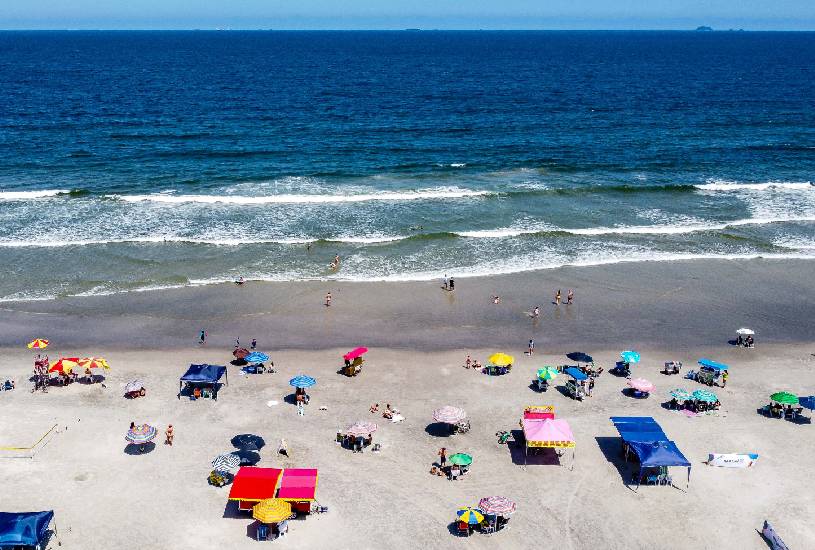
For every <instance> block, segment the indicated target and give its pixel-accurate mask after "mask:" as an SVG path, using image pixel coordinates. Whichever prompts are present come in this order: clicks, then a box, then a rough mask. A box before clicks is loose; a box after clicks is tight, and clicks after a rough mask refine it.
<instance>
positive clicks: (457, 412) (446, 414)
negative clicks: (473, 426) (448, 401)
mask: <svg viewBox="0 0 815 550" xmlns="http://www.w3.org/2000/svg"><path fill="white" fill-rule="evenodd" d="M465 418H467V413H466V412H464V409H459V408H458V407H452V406H450V405H446V406H444V407H442V408H440V409H436V410H435V411H433V420H435V421H436V422H444V423H445V424H457V423H459V422H461V421H462V420H464V419H465Z"/></svg>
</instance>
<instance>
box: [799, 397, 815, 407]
mask: <svg viewBox="0 0 815 550" xmlns="http://www.w3.org/2000/svg"><path fill="white" fill-rule="evenodd" d="M798 404H799V405H801V406H802V407H804V408H806V409H809V410H811V411H815V395H810V396H809V397H799V398H798Z"/></svg>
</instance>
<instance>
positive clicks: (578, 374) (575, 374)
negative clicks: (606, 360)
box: [563, 367, 588, 380]
mask: <svg viewBox="0 0 815 550" xmlns="http://www.w3.org/2000/svg"><path fill="white" fill-rule="evenodd" d="M563 372H565V373H566V374H568V375H569V376H571V377H572V378H574V379H575V380H586V379H587V378H588V375H587V374H586V373H585V372H583V371H582V370H580V369H578V368H576V367H568V368H567V369H566V370H564V371H563Z"/></svg>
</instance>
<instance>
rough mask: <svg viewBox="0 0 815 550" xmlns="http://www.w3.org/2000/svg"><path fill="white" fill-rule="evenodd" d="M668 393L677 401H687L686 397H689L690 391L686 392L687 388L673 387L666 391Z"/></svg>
mask: <svg viewBox="0 0 815 550" xmlns="http://www.w3.org/2000/svg"><path fill="white" fill-rule="evenodd" d="M668 395H670V396H671V397H673V398H674V399H676V400H678V401H687V400H688V399H690V398H691V397H690V395H691V394H690V392H688V390H683V389H682V388H676V389H673V390H671V391H669V392H668Z"/></svg>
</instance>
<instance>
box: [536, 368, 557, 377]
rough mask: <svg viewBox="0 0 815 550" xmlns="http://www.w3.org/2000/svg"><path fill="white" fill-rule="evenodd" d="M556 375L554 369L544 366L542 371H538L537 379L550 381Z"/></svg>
mask: <svg viewBox="0 0 815 550" xmlns="http://www.w3.org/2000/svg"><path fill="white" fill-rule="evenodd" d="M557 375H558V372H557V369H556V368H555V367H550V366H545V367H543V368H542V369H538V378H539V379H541V380H551V379H553V378H555V377H556V376H557Z"/></svg>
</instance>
